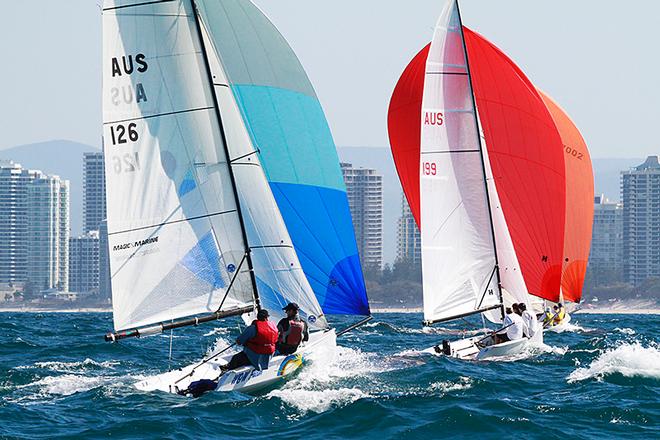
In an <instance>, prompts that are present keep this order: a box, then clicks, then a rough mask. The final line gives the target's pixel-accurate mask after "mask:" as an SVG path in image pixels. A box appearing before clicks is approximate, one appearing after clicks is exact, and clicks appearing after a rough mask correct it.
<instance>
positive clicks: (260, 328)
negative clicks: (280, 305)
mask: <svg viewBox="0 0 660 440" xmlns="http://www.w3.org/2000/svg"><path fill="white" fill-rule="evenodd" d="M252 324H253V325H254V326H255V327H256V328H257V334H256V336H255V337H254V338H252V339H250V340H249V341H247V343H246V344H245V346H246V347H248V348H249V349H250V350H252V351H254V352H255V353H257V354H273V353H274V352H275V343H276V342H277V327H275V324H273V323H272V322H270V321H259V320H256V321H253V322H252Z"/></svg>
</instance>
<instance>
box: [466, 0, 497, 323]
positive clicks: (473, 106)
mask: <svg viewBox="0 0 660 440" xmlns="http://www.w3.org/2000/svg"><path fill="white" fill-rule="evenodd" d="M456 12H457V13H458V25H459V27H460V31H461V40H462V41H463V51H464V52H465V66H466V68H467V73H468V81H469V82H470V99H472V108H474V110H475V113H474V116H475V118H474V124H475V129H476V132H477V139H478V142H479V157H480V158H481V170H482V172H483V176H484V186H485V188H486V200H487V202H488V203H487V204H488V216H489V217H490V233H491V236H492V239H493V250H494V251H495V274H496V276H497V290H498V294H499V297H500V309H501V310H500V311H501V314H502V319H504V299H503V298H502V286H501V284H500V265H499V261H498V259H497V242H496V240H495V228H494V227H493V211H492V208H491V206H490V194H489V193H488V181H487V180H486V179H487V175H486V164H485V163H484V154H483V148H484V147H483V143H482V142H481V135H480V134H479V121H477V118H478V117H479V116H478V113H477V101H476V99H475V98H474V86H473V84H472V73H471V72H470V60H469V57H468V51H467V45H466V44H465V35H464V34H463V19H462V18H461V8H460V7H459V5H458V0H456Z"/></svg>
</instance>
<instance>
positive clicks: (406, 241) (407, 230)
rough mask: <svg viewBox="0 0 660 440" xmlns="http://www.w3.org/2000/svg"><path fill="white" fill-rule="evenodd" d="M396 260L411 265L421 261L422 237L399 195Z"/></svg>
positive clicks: (403, 198)
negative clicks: (399, 212)
mask: <svg viewBox="0 0 660 440" xmlns="http://www.w3.org/2000/svg"><path fill="white" fill-rule="evenodd" d="M396 259H397V261H405V262H408V263H412V264H420V263H421V261H422V237H421V234H420V233H419V228H418V227H417V223H416V222H415V217H413V214H412V211H411V210H410V206H409V205H408V201H407V200H406V197H405V195H403V194H402V195H401V217H399V221H398V223H397V234H396Z"/></svg>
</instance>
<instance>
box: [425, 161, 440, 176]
mask: <svg viewBox="0 0 660 440" xmlns="http://www.w3.org/2000/svg"><path fill="white" fill-rule="evenodd" d="M422 174H424V175H425V176H435V175H436V174H438V166H437V165H436V164H435V162H424V163H422Z"/></svg>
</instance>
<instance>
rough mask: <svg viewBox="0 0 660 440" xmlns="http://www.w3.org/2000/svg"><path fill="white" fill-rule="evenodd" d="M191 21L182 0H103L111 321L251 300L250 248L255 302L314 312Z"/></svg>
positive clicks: (130, 322)
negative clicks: (289, 304)
mask: <svg viewBox="0 0 660 440" xmlns="http://www.w3.org/2000/svg"><path fill="white" fill-rule="evenodd" d="M199 28H200V26H199V25H198V22H197V18H196V16H195V12H194V7H193V3H192V2H191V1H190V0H176V1H167V2H143V1H126V0H123V1H121V0H115V1H106V2H105V5H104V14H103V29H104V38H103V39H104V62H103V68H104V71H103V72H104V75H103V76H104V83H103V87H104V89H103V90H104V91H103V93H104V98H103V103H104V105H103V107H104V112H103V113H104V115H103V120H104V152H105V158H106V179H107V182H106V183H107V206H108V235H109V248H110V265H111V274H112V289H113V308H114V320H115V328H116V329H126V328H129V327H131V328H132V327H139V326H145V325H150V324H154V323H159V322H163V321H168V320H173V319H176V318H180V317H184V316H190V315H194V314H198V313H203V312H215V311H217V310H218V309H219V307H220V305H221V304H222V308H221V309H220V310H227V309H232V308H237V307H240V306H245V305H250V304H253V303H254V298H255V296H256V293H257V292H255V282H253V280H252V277H251V274H250V271H249V265H248V264H247V262H246V259H245V255H246V252H247V250H248V247H249V246H250V247H252V252H251V255H252V257H251V259H252V263H253V266H254V278H255V280H256V285H257V287H256V288H257V289H258V291H259V292H258V293H261V296H262V303H263V306H264V307H266V308H268V307H271V312H275V311H276V310H274V309H273V308H274V307H275V306H276V305H277V306H279V307H280V308H281V304H282V303H283V302H285V301H288V300H297V302H299V303H300V305H301V306H302V307H303V308H304V307H306V309H305V310H306V311H307V313H308V314H310V315H311V314H316V315H317V316H318V315H320V314H321V311H320V307H319V305H318V303H317V302H316V299H315V298H314V295H313V293H311V289H310V288H309V285H308V283H307V281H306V279H305V278H304V276H303V275H302V271H301V270H300V264H299V262H298V259H297V256H296V255H295V252H294V251H293V249H292V247H291V246H290V239H289V238H288V233H287V231H286V228H285V227H284V224H283V221H282V219H281V216H280V213H279V211H278V210H277V206H276V205H275V203H274V201H273V197H272V194H271V193H270V189H269V188H268V183H267V181H266V179H265V176H264V175H263V171H262V170H261V167H260V166H259V164H258V161H257V159H256V155H254V154H250V153H253V152H254V149H253V147H252V146H251V145H250V143H249V140H247V141H246V139H247V136H246V135H245V134H244V133H243V132H244V131H245V127H244V125H243V122H242V120H241V119H240V117H239V116H238V115H237V113H238V112H237V110H236V108H235V103H234V102H233V98H231V96H230V95H226V94H225V93H223V89H224V88H226V87H223V86H222V84H226V83H225V82H224V80H223V79H221V78H222V76H223V75H222V69H218V66H219V64H218V63H217V62H215V64H214V62H213V59H212V56H210V57H209V58H208V61H207V59H206V57H208V56H209V55H212V54H209V53H208V52H212V51H208V50H207V52H206V53H205V51H204V46H205V44H203V41H202V40H201V39H200V33H199V30H200V29H199ZM207 63H209V64H210V69H209V64H207ZM209 70H212V71H213V75H214V76H216V78H220V79H216V78H213V79H212V78H211V76H210V75H209ZM211 81H213V83H217V84H218V85H216V86H215V87H214V86H213V85H212V84H211ZM218 103H219V105H220V108H217V104H218ZM219 114H221V119H222V122H221V120H220V118H218V116H219ZM221 124H222V125H221ZM223 137H224V138H226V140H227V144H226V145H225V143H224V139H223ZM243 138H246V139H243ZM227 152H229V155H230V156H231V158H228V157H227ZM232 161H233V165H232V166H231V167H230V165H229V163H232ZM243 163H244V164H246V165H245V166H241V165H239V164H243ZM232 171H233V175H232ZM232 177H233V179H232ZM234 183H235V184H236V187H234ZM237 193H238V197H239V199H240V205H239V204H238V203H237ZM239 208H240V209H239ZM241 211H242V214H243V218H241V217H240V213H241ZM241 220H242V221H243V223H244V225H243V226H242V224H241ZM245 235H247V237H248V238H247V240H248V242H249V243H246V242H245V240H244V238H243V237H245ZM233 278H234V279H233ZM232 279H233V284H232V285H231V289H228V287H229V285H230V283H232ZM227 292H228V293H227ZM225 297H226V298H225ZM223 301H224V302H223ZM324 322H325V321H324V320H323V319H321V320H319V321H318V324H321V323H324Z"/></svg>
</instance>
